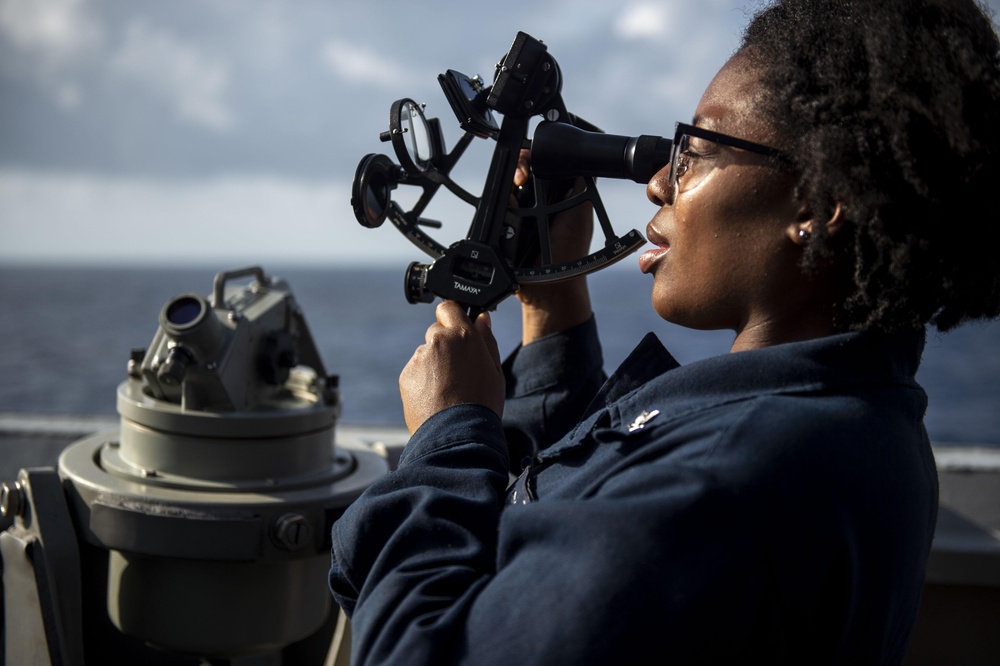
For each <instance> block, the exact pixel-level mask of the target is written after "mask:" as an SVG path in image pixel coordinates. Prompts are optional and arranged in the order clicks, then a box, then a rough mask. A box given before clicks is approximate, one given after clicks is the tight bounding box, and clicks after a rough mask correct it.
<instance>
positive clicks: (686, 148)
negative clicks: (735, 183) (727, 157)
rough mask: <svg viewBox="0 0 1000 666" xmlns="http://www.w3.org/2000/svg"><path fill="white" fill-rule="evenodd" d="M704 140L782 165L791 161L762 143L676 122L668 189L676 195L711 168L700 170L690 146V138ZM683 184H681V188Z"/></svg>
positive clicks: (696, 153) (696, 181)
mask: <svg viewBox="0 0 1000 666" xmlns="http://www.w3.org/2000/svg"><path fill="white" fill-rule="evenodd" d="M692 138H696V139H704V140H705V141H711V142H712V143H718V144H721V145H723V146H730V147H732V148H738V149H740V150H746V151H749V152H752V153H757V154H760V155H767V156H768V157H773V158H775V159H777V160H778V161H780V162H782V163H784V164H786V165H787V164H790V163H791V159H792V158H791V156H790V155H789V154H788V153H785V152H783V151H780V150H778V149H777V148H772V147H770V146H765V145H763V144H760V143H754V142H753V141H746V140H745V139H739V138H737V137H735V136H729V135H728V134H721V133H719V132H713V131H712V130H707V129H705V128H703V127H698V126H696V125H689V124H687V123H677V124H676V125H675V129H674V140H673V142H672V143H671V147H670V171H669V176H668V178H669V184H670V191H671V192H672V193H673V194H674V195H675V196H676V194H677V193H678V192H682V191H684V190H688V189H691V188H692V187H694V186H696V185H697V184H698V183H699V182H701V180H702V178H704V177H705V175H706V174H707V173H708V172H709V171H710V170H711V169H709V168H704V167H703V168H701V169H699V168H698V167H699V165H698V164H697V161H698V157H699V155H698V152H697V151H696V150H693V149H692V148H691V139H692ZM682 185H683V187H682Z"/></svg>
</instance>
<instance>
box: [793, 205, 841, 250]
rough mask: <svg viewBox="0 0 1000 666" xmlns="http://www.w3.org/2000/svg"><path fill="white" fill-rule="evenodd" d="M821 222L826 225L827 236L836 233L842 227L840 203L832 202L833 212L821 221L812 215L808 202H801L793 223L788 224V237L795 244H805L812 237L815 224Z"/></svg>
mask: <svg viewBox="0 0 1000 666" xmlns="http://www.w3.org/2000/svg"><path fill="white" fill-rule="evenodd" d="M818 224H823V225H824V226H825V227H826V233H827V235H828V236H834V235H836V234H837V233H838V232H839V231H840V230H841V229H843V228H844V209H843V208H842V207H841V205H840V204H839V203H838V204H834V207H833V213H831V214H830V217H829V219H827V220H826V221H825V222H821V221H820V220H817V219H816V216H815V215H813V212H812V209H810V208H809V205H808V204H803V205H802V208H800V209H799V214H798V216H797V217H796V218H795V222H794V223H793V224H790V225H788V230H787V233H788V237H789V238H790V239H791V241H792V242H793V243H795V244H796V245H805V244H806V243H808V242H809V239H810V238H812V235H813V232H814V230H815V229H816V225H818Z"/></svg>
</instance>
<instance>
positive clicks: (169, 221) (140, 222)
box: [0, 170, 421, 266]
mask: <svg viewBox="0 0 1000 666" xmlns="http://www.w3.org/2000/svg"><path fill="white" fill-rule="evenodd" d="M0 238H3V243H2V244H0V262H81V263H104V262H111V263H118V264H122V263H125V264H141V263H146V262H152V263H163V262H169V263H171V264H175V263H176V264H191V263H206V262H219V263H222V264H225V265H234V266H235V265H240V264H243V263H255V262H273V261H296V262H312V263H323V264H325V265H333V264H341V265H343V264H351V263H354V264H356V263H358V262H359V261H365V262H371V261H373V260H376V261H381V262H386V261H388V262H391V263H392V264H394V265H400V266H404V265H405V264H406V262H407V261H410V260H413V259H420V258H421V254H420V253H419V252H418V251H417V250H416V249H414V248H413V246H412V245H410V243H409V242H407V241H406V240H405V239H404V238H403V236H402V235H401V234H399V233H398V232H397V231H395V229H392V228H391V225H389V224H386V225H385V227H384V228H382V229H378V230H375V231H372V230H370V229H365V228H363V227H361V225H359V224H358V223H357V221H355V219H354V215H353V212H352V211H351V206H350V183H349V182H316V181H305V180H296V179H293V178H288V177H275V176H254V175H230V176H225V177H218V178H209V179H191V180H176V179H175V180H164V179H157V178H140V177H111V176H103V177H102V176H91V175H79V174H76V175H74V174H45V173H38V172H33V171H22V170H0ZM54 239H58V242H53V240H54Z"/></svg>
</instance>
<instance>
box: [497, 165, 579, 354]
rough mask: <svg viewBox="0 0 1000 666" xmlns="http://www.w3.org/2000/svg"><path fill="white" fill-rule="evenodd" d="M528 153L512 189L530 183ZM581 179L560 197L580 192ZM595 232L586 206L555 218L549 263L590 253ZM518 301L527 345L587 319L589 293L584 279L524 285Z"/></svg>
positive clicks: (523, 341)
mask: <svg viewBox="0 0 1000 666" xmlns="http://www.w3.org/2000/svg"><path fill="white" fill-rule="evenodd" d="M530 175H531V160H530V153H529V152H528V151H527V150H522V151H521V153H520V155H519V156H518V161H517V170H516V171H515V172H514V186H515V187H523V186H526V185H528V184H529V179H530ZM584 187H585V185H584V182H583V179H582V178H577V179H576V180H575V181H574V183H573V186H572V188H570V189H569V190H567V192H566V193H565V195H564V196H563V198H564V199H565V198H567V197H570V196H572V195H574V194H578V193H580V192H582V191H583V189H584ZM593 230H594V211H593V206H591V204H590V203H589V202H588V203H585V204H581V205H579V206H575V207H574V208H571V209H569V210H566V211H563V212H561V213H559V214H558V215H556V216H555V217H554V218H553V220H552V223H551V225H550V227H549V235H550V241H551V246H552V261H553V262H555V263H561V262H566V261H572V260H573V259H578V258H580V257H583V256H585V255H586V254H588V253H589V250H590V239H591V236H592V234H593ZM517 298H518V300H520V301H521V343H522V344H525V345H527V344H530V343H531V342H533V341H535V340H537V339H538V338H541V337H544V336H546V335H550V334H552V333H558V332H560V331H564V330H566V329H568V328H572V327H573V326H576V325H578V324H582V323H583V322H585V321H587V320H588V319H590V317H591V316H592V315H593V310H592V309H591V306H590V292H589V290H588V289H587V278H586V276H580V277H577V278H573V279H570V280H563V281H559V282H546V283H542V284H524V285H521V287H520V289H519V290H518V292H517Z"/></svg>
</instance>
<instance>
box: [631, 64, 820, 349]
mask: <svg viewBox="0 0 1000 666" xmlns="http://www.w3.org/2000/svg"><path fill="white" fill-rule="evenodd" d="M760 93H761V86H760V83H759V79H758V75H757V72H756V70H755V68H754V67H753V66H752V64H751V62H750V59H749V58H748V57H747V56H746V54H743V53H738V54H737V55H736V56H734V57H733V59H731V60H730V61H729V62H728V63H727V64H726V65H725V66H724V67H723V68H722V69H721V70H720V71H719V73H718V74H717V75H716V77H715V79H713V81H712V82H711V84H710V85H709V86H708V89H707V90H706V91H705V94H704V96H703V97H702V99H701V101H700V103H699V104H698V108H697V111H696V113H695V119H694V122H693V124H694V125H696V126H698V127H703V128H706V129H710V130H713V131H716V132H721V133H723V134H728V135H731V136H734V137H738V138H740V139H745V140H749V141H753V142H757V143H761V144H764V145H768V146H774V147H778V148H780V147H782V141H781V137H779V136H776V133H775V132H774V130H773V129H772V128H771V127H770V125H769V124H768V123H767V121H766V119H765V118H762V117H761V116H760V115H758V114H757V113H755V107H756V105H755V103H754V100H755V98H756V97H757V96H758V95H759V94H760ZM685 159H686V160H688V169H689V171H688V173H690V174H695V173H697V176H696V177H693V178H691V179H690V181H688V182H685V177H684V176H681V178H680V185H679V187H678V188H676V189H677V190H678V191H676V192H675V191H674V188H673V187H672V186H671V184H670V183H669V182H668V171H669V167H666V168H664V169H663V170H661V171H660V172H659V173H657V174H656V175H655V176H654V177H653V179H652V180H651V181H650V182H649V185H648V186H647V189H646V193H647V196H648V197H649V199H650V201H652V202H653V203H655V204H657V205H658V206H660V210H659V212H657V214H656V215H655V216H654V217H653V219H652V221H650V223H649V225H648V226H647V228H646V235H647V237H648V238H649V240H650V241H651V242H652V243H654V244H655V245H656V246H657V247H656V248H655V249H653V250H650V251H648V252H645V253H644V254H643V255H642V257H641V258H640V260H639V263H640V268H641V269H642V271H643V272H644V273H651V274H652V275H653V277H654V286H653V307H654V308H655V309H656V311H657V313H658V314H659V315H660V316H661V317H663V318H664V319H666V320H668V321H671V322H674V323H677V324H680V325H682V326H687V327H691V328H697V329H732V330H735V331H737V334H738V336H739V335H742V334H743V332H744V331H756V332H758V333H759V332H761V330H759V327H764V328H763V329H762V330H763V331H767V330H769V327H771V326H772V325H773V324H774V323H776V322H777V321H778V320H784V319H785V318H787V317H788V316H793V312H791V311H794V310H795V309H796V308H797V307H798V306H799V305H800V304H799V303H797V301H798V300H799V298H800V297H799V296H798V295H797V292H798V291H799V290H800V289H799V283H800V282H801V281H802V280H801V271H800V270H799V268H798V264H799V258H800V253H801V247H800V243H801V241H798V240H797V239H798V231H799V228H800V227H801V226H803V222H802V221H801V220H800V219H799V218H800V217H801V216H800V215H799V206H798V205H797V204H796V202H795V200H794V198H793V188H794V182H795V181H794V177H793V175H792V174H791V173H789V172H788V171H787V170H784V169H781V168H778V167H777V166H775V165H774V164H773V163H772V162H771V161H769V159H768V158H767V157H766V156H764V155H760V154H757V153H753V152H747V151H744V150H739V149H736V148H731V147H728V146H724V145H720V144H716V143H713V142H709V141H705V140H702V139H692V140H691V144H690V153H689V154H688V155H686V156H685ZM694 181H696V182H694ZM692 182H694V184H693V185H692V184H691V183H692ZM738 339H739V338H738ZM734 348H735V345H734Z"/></svg>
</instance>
